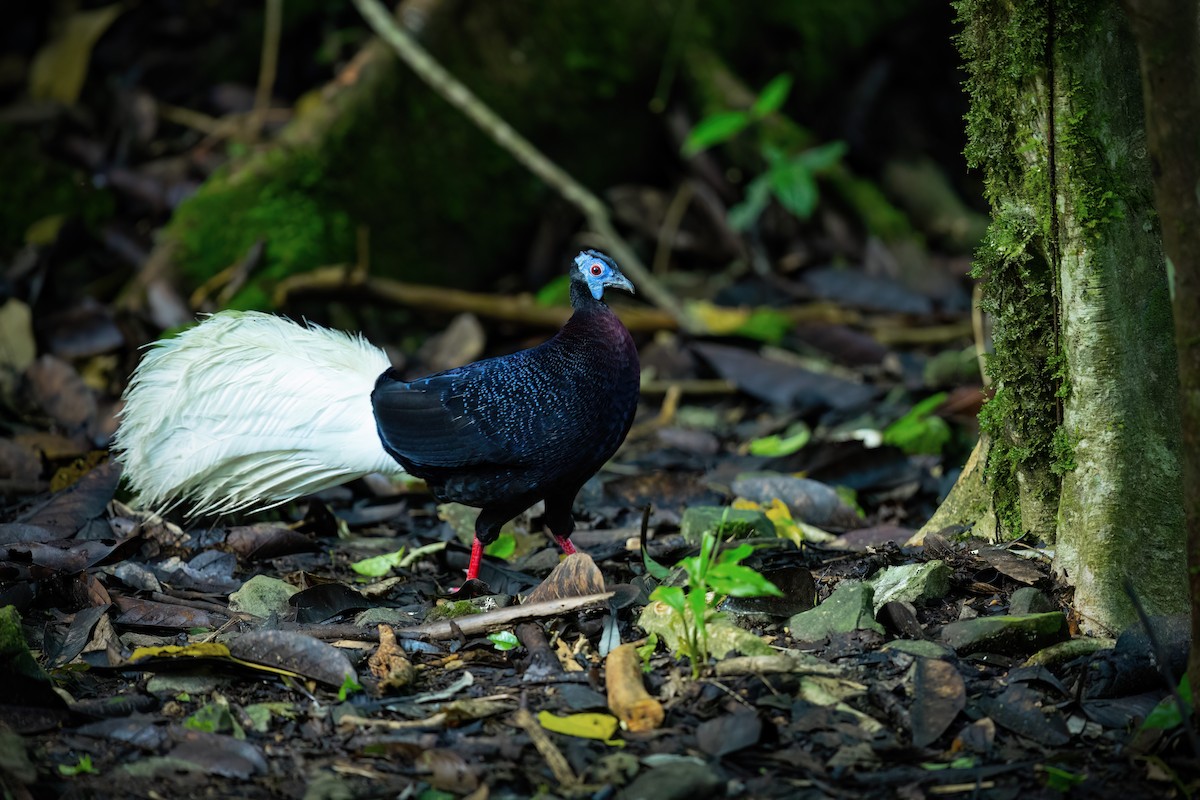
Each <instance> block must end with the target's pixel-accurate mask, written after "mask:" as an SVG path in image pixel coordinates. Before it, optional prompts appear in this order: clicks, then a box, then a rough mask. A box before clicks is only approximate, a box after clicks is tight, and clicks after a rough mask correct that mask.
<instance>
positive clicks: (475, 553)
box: [467, 536, 483, 581]
mask: <svg viewBox="0 0 1200 800" xmlns="http://www.w3.org/2000/svg"><path fill="white" fill-rule="evenodd" d="M481 561H483V542H481V541H479V537H478V536H476V537H475V538H474V539H473V540H472V541H471V560H470V561H468V562H467V580H468V581H473V580H475V579H476V578H478V577H479V563H480V562H481Z"/></svg>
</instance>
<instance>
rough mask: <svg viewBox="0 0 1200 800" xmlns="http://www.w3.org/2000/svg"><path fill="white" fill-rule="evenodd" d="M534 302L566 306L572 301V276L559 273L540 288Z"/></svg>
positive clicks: (540, 304) (543, 304)
mask: <svg viewBox="0 0 1200 800" xmlns="http://www.w3.org/2000/svg"><path fill="white" fill-rule="evenodd" d="M533 302H535V303H537V304H538V305H539V306H565V305H567V304H568V303H570V302H571V276H570V275H559V276H558V277H557V278H555V279H554V280H552V281H550V282H549V283H547V284H546V285H545V286H543V287H542V288H541V289H538V292H537V294H536V295H534V296H533Z"/></svg>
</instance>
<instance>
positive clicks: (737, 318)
mask: <svg viewBox="0 0 1200 800" xmlns="http://www.w3.org/2000/svg"><path fill="white" fill-rule="evenodd" d="M687 312H688V314H689V315H690V316H693V317H695V318H696V319H698V320H700V322H701V323H703V324H704V327H705V329H706V330H707V331H708V332H709V333H714V334H716V335H718V336H721V335H728V334H731V333H734V332H735V331H737V330H738V329H739V328H741V327H742V326H743V325H745V324H746V322H747V320H749V319H750V310H749V309H746V308H729V307H728V306H718V305H714V304H713V303H709V302H708V301H706V300H696V301H693V302H691V303H688V304H687Z"/></svg>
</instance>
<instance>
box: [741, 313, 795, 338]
mask: <svg viewBox="0 0 1200 800" xmlns="http://www.w3.org/2000/svg"><path fill="white" fill-rule="evenodd" d="M791 329H792V320H791V318H790V317H789V316H788V315H787V314H784V313H783V312H782V311H776V310H775V309H773V308H756V309H754V311H752V312H750V316H749V317H748V318H747V319H746V321H745V322H744V323H742V324H741V325H739V326H738V327H737V328H736V329H735V330H734V331H733V333H734V335H736V336H745V337H746V338H747V339H754V340H756V341H759V342H766V343H768V344H778V343H779V341H780V340H781V339H782V338H783V337H784V335H786V334H787V332H788V331H790V330H791Z"/></svg>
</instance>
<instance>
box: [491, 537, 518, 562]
mask: <svg viewBox="0 0 1200 800" xmlns="http://www.w3.org/2000/svg"><path fill="white" fill-rule="evenodd" d="M483 552H485V553H487V554H488V555H489V556H492V557H493V558H499V559H504V560H507V559H509V558H511V557H512V554H513V553H515V552H517V537H515V536H513V535H512V534H511V533H502V534H500V537H499V538H498V539H496V541H494V542H492V543H491V544H489V545H488V546H487V547H485V548H483Z"/></svg>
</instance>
